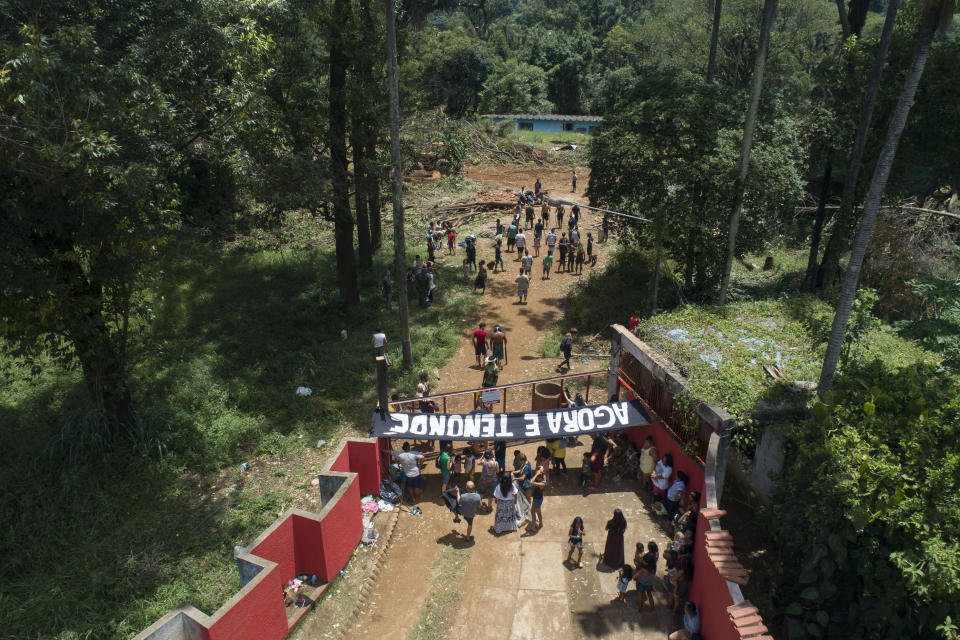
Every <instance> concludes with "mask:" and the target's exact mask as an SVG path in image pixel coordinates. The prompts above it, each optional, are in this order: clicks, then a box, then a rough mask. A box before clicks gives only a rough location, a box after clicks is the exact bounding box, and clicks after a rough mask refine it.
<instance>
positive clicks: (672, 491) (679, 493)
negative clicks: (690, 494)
mask: <svg viewBox="0 0 960 640" xmlns="http://www.w3.org/2000/svg"><path fill="white" fill-rule="evenodd" d="M689 480H690V478H689V477H688V476H687V474H686V473H684V472H683V471H677V479H676V480H674V482H673V484H672V485H670V488H669V489H667V500H666V507H667V513H669V514H670V517H671V518H673V516H674V515H676V513H677V508H678V507H679V506H680V501H681V500H682V499H683V492H684V491H686V490H687V482H688V481H689Z"/></svg>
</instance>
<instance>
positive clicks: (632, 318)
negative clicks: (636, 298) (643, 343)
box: [630, 312, 640, 333]
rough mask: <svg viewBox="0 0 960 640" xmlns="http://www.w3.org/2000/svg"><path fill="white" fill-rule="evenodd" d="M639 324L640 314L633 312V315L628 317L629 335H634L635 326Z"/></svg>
mask: <svg viewBox="0 0 960 640" xmlns="http://www.w3.org/2000/svg"><path fill="white" fill-rule="evenodd" d="M639 324H640V314H639V313H637V312H634V314H633V315H632V316H630V333H636V332H637V325H639Z"/></svg>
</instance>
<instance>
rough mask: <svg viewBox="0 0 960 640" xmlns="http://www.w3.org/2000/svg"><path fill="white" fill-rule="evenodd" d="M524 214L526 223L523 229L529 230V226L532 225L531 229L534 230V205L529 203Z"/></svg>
mask: <svg viewBox="0 0 960 640" xmlns="http://www.w3.org/2000/svg"><path fill="white" fill-rule="evenodd" d="M524 213H526V222H525V223H524V225H523V228H524V229H527V228H528V227H527V225H530V227H529V228H531V229H532V228H533V205H532V204H529V203H528V204H527V208H526V209H525V210H524Z"/></svg>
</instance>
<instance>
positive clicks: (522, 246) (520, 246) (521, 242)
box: [513, 229, 527, 261]
mask: <svg viewBox="0 0 960 640" xmlns="http://www.w3.org/2000/svg"><path fill="white" fill-rule="evenodd" d="M513 241H514V243H515V244H516V245H517V260H518V261H519V260H520V259H521V258H522V257H523V252H524V251H525V250H526V248H527V234H525V233H524V232H523V230H522V229H521V230H520V231H519V232H518V233H517V237H516V238H514V239H513Z"/></svg>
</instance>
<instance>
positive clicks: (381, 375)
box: [377, 283, 406, 418]
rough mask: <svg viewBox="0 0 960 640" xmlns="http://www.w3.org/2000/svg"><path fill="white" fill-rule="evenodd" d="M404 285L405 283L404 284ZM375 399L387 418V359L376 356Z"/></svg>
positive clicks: (381, 412) (382, 413)
mask: <svg viewBox="0 0 960 640" xmlns="http://www.w3.org/2000/svg"><path fill="white" fill-rule="evenodd" d="M404 284H406V283H404ZM377 397H378V398H379V399H380V415H381V416H382V417H384V418H386V417H387V402H388V400H389V397H388V395H387V359H386V357H385V356H377Z"/></svg>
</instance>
